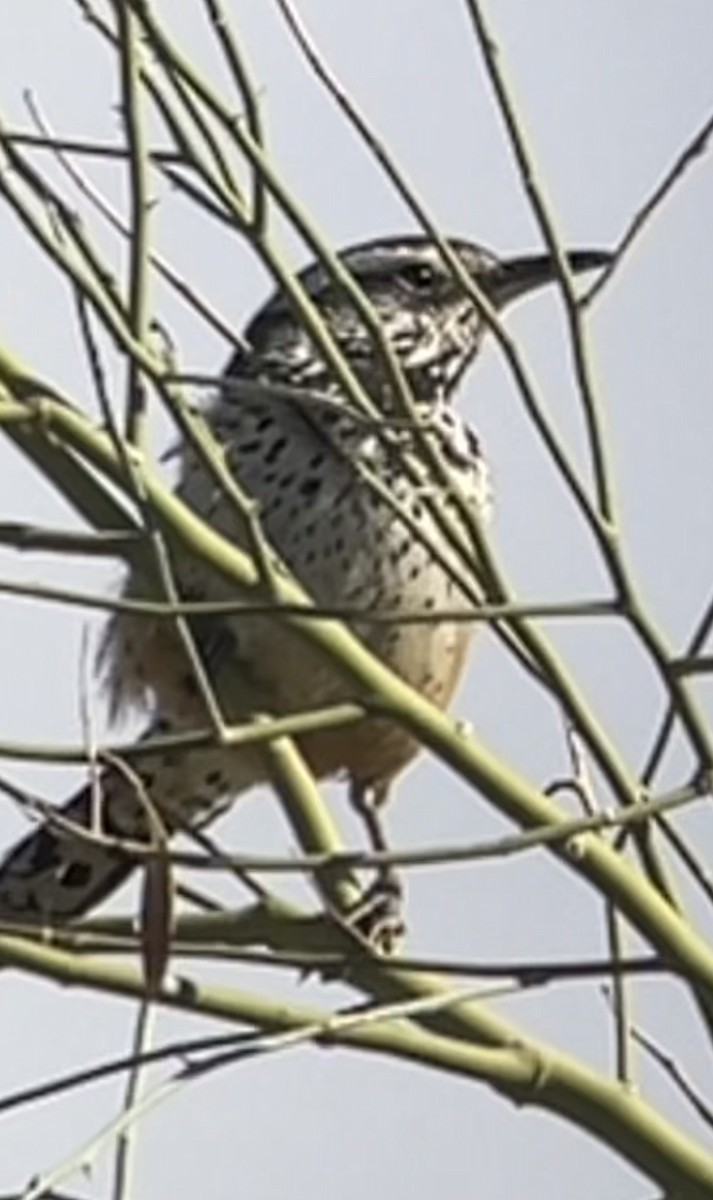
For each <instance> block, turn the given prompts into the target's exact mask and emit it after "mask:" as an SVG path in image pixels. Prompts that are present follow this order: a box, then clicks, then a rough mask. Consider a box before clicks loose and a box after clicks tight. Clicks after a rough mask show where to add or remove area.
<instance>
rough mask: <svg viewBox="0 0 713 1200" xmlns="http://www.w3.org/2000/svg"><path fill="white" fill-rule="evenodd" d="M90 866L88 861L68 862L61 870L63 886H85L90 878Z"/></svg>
mask: <svg viewBox="0 0 713 1200" xmlns="http://www.w3.org/2000/svg"><path fill="white" fill-rule="evenodd" d="M91 875H92V868H91V867H90V865H89V863H83V862H73V863H69V865H68V866H67V867H66V869H65V870H64V871H62V872H61V875H60V879H61V883H62V886H63V887H69V888H81V887H86V885H87V884H88V882H89V880H90V879H91Z"/></svg>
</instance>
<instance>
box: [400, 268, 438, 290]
mask: <svg viewBox="0 0 713 1200" xmlns="http://www.w3.org/2000/svg"><path fill="white" fill-rule="evenodd" d="M401 279H402V280H403V282H404V283H405V284H408V286H409V287H410V288H412V289H413V290H414V291H417V292H427V291H429V290H430V289H431V288H432V287H433V284H434V283H435V281H436V272H435V270H434V268H433V267H432V266H431V264H430V263H425V262H420V263H410V264H409V265H408V266H407V267H403V269H402V270H401Z"/></svg>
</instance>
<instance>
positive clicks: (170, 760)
mask: <svg viewBox="0 0 713 1200" xmlns="http://www.w3.org/2000/svg"><path fill="white" fill-rule="evenodd" d="M147 736H148V735H147ZM244 776H245V764H244V763H243V762H242V761H241V756H240V755H239V754H236V753H233V755H226V751H225V750H192V751H191V753H190V754H185V753H177V752H176V751H172V752H170V753H166V752H162V753H158V752H156V753H155V754H151V755H150V756H149V755H147V756H146V757H143V756H142V757H141V758H140V759H139V760H137V766H136V767H135V768H134V769H126V768H123V767H121V766H119V765H116V766H110V767H106V768H104V769H103V770H102V771H101V772H100V774H99V775H98V777H97V778H96V779H94V780H92V782H91V783H88V784H87V785H86V786H85V787H83V788H81V790H80V791H78V792H77V793H76V794H75V795H74V796H72V798H71V799H70V800H68V801H67V802H66V803H65V804H64V805H61V806H60V807H58V808H57V809H56V810H55V813H54V814H53V816H52V817H51V818H50V819H49V820H48V821H46V822H45V824H44V825H42V826H41V827H40V828H39V829H37V830H35V831H34V832H32V833H30V834H28V836H27V837H25V838H23V839H22V840H21V841H20V842H18V843H17V845H15V846H13V847H12V848H11V849H10V851H9V852H8V854H7V855H6V856H5V858H4V860H3V861H1V862H0V921H18V922H22V923H33V924H37V923H42V924H52V923H62V922H65V921H70V920H72V919H73V918H75V917H79V916H82V914H83V913H86V912H88V911H89V910H90V909H93V908H95V907H96V906H97V905H98V904H100V903H101V901H102V900H104V899H105V898H106V897H107V896H108V895H110V894H111V893H112V892H113V891H115V890H116V889H117V888H118V887H119V886H120V885H121V884H122V883H123V882H124V880H125V879H126V878H127V876H128V875H129V874H130V873H131V871H132V869H133V867H134V865H135V861H136V860H135V856H132V855H131V853H130V852H127V850H122V848H121V845H120V844H118V843H120V842H121V841H125V842H126V841H129V842H133V843H137V842H143V843H145V842H147V841H148V840H149V839H150V836H151V828H152V821H154V820H155V816H158V818H159V820H160V822H161V825H162V826H163V828H164V829H166V830H167V831H168V832H169V833H170V832H173V831H175V830H176V829H177V828H179V827H186V826H190V825H196V824H201V825H203V824H205V823H206V821H207V820H210V819H212V817H214V816H216V815H218V813H219V812H222V811H223V809H224V807H225V805H226V803H227V802H228V801H229V800H231V799H232V798H233V797H234V796H235V795H236V794H237V793H238V792H240V791H243V790H244V789H245V788H246V787H247V786H249V785H250V783H252V782H253V781H254V780H253V778H251V777H244ZM152 814H153V815H152Z"/></svg>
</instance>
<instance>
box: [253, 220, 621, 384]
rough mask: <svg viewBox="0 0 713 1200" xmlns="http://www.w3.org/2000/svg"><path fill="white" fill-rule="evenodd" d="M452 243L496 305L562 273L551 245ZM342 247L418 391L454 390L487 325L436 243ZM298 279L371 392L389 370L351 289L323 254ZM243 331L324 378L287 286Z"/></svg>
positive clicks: (577, 258)
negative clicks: (516, 251) (495, 247)
mask: <svg viewBox="0 0 713 1200" xmlns="http://www.w3.org/2000/svg"><path fill="white" fill-rule="evenodd" d="M449 245H450V247H451V249H452V250H453V251H454V252H455V254H456V255H457V256H458V258H459V260H460V262H461V264H462V266H463V267H464V269H465V272H466V274H467V276H468V278H469V279H470V280H472V281H473V282H474V283H475V284H476V285H477V287H478V288H479V289H481V290H482V292H483V293H484V295H485V297H486V298H487V300H488V301H489V302H490V304H491V305H492V306H493V308H495V309H496V310H497V311H501V310H502V309H504V308H505V307H506V306H508V305H509V304H511V303H513V301H515V300H517V299H519V298H520V297H521V296H525V295H527V293H529V292H531V291H533V290H535V289H536V288H538V287H541V286H542V285H543V284H546V283H549V282H550V281H551V280H552V279H553V278H554V277H555V274H556V269H555V266H554V263H553V260H552V259H551V257H550V256H549V255H545V254H538V255H527V256H523V257H514V258H505V259H501V258H499V257H497V256H496V255H495V254H493V253H492V252H491V251H489V250H485V249H483V247H481V246H477V245H475V244H474V243H472V242H468V241H465V240H462V239H458V238H453V239H450V241H449ZM339 257H340V259H341V261H342V263H343V265H344V266H346V267H347V268H348V269H349V272H350V274H351V275H352V277H353V278H354V280H355V281H356V282H357V283H358V285H359V287H360V288H361V290H362V292H363V293H364V295H365V296H366V298H367V300H368V301H369V304H370V305H371V308H372V310H373V311H374V313H375V314H376V316H377V317H378V318H379V321H380V323H381V327H382V329H383V331H384V333H385V335H386V337H387V338H388V341H389V344H390V345H391V347H392V349H393V350H394V352H395V353H396V354H397V355H398V358H399V361H400V363H401V366H402V368H403V370H404V371H405V373H406V375H407V376H408V378H409V380H410V382H411V385H412V387H413V390H414V394H415V396H416V399H417V400H418V401H425V402H427V401H429V400H430V399H432V398H433V397H434V396H437V395H440V396H442V395H443V394H444V393H445V394H449V393H450V392H451V391H452V390H453V388H454V387H455V385H456V384H457V382H458V380H459V379H460V377H461V375H462V374H463V371H464V370H465V368H466V367H467V366H468V364H469V362H470V361H471V360H472V358H473V357H474V355H475V354H476V353H477V351H478V349H479V347H480V345H481V342H482V339H483V336H484V334H485V332H486V330H487V325H486V323H485V321H484V319H483V317H482V315H481V313H480V312H479V310H478V307H477V305H476V304H475V303H474V301H473V298H472V296H470V295H469V294H468V292H467V291H466V289H465V288H464V287H463V284H462V283H461V281H460V280H459V279H458V278H457V277H456V275H455V274H454V272H453V271H452V270H451V268H450V266H449V265H448V264H447V263H446V262H445V261H444V259H443V257H442V255H441V253H440V251H439V249H438V247H437V246H436V245H435V244H434V243H433V242H432V241H430V240H429V239H428V238H425V237H396V238H388V239H380V240H377V241H371V242H365V243H363V244H361V245H358V246H352V247H349V248H348V249H346V250H343V251H342V252H341V253H340V255H339ZM567 258H568V262H569V266H570V269H571V270H572V271H575V272H582V271H589V270H592V269H594V268H596V267H600V266H604V265H605V264H606V263H608V262H609V261H610V258H611V256H610V254H609V253H608V252H607V251H600V250H577V251H573V252H571V253H569V254H568V255H567ZM299 280H300V283H301V284H302V286H303V287H304V288H305V290H306V291H307V293H308V295H309V296H310V298H311V300H312V301H313V302H314V303H315V304H316V306H317V307H318V308H319V309H320V311H321V313H322V315H323V316H324V317H325V319H326V321H327V323H328V325H329V327H330V329H331V331H332V333H333V335H334V336H335V337H336V339H337V341H338V343H339V344H340V347H341V349H342V351H343V352H344V354H345V355H346V357H347V358H348V360H349V362H350V365H351V366H352V368H353V369H354V370H355V371H356V372H357V374H358V375H359V376H360V377H361V379H362V380H363V382H364V384H365V385H366V386H367V388H368V389H369V390H370V391H371V392H372V395H373V394H374V392H375V391H378V389H379V385H380V383H381V382H382V379H383V363H382V362H381V355H380V353H379V350H378V348H377V347H376V346H375V344H374V338H373V335H372V333H371V332H370V331H369V330H368V329H367V327H366V326H365V324H364V320H363V318H362V316H361V315H360V314H359V312H358V311H357V309H356V308H355V306H354V303H353V301H352V299H351V298H350V297H349V296H348V295H347V294H346V292H345V291H344V289H343V288H342V287H340V286H338V285H337V284H335V282H334V279H333V278H332V276H331V275H330V274H329V272H328V271H327V270H326V269H325V268H324V267H323V266H322V265H321V264H318V263H313V264H312V265H310V266H308V267H306V268H305V269H304V270H303V271H302V272H301V273H300V275H299ZM246 337H247V340H248V342H249V343H250V344H251V346H252V347H253V349H254V350H256V351H257V355H258V359H260V360H262V361H263V363H264V361H265V354H266V353H267V354H268V356H269V357H270V358H273V356H275V355H277V356H278V357H279V356H283V357H284V360H285V363H286V365H287V364H289V367H290V370H289V374H290V375H291V376H292V382H295V383H300V384H302V385H304V386H306V387H307V386H311V387H319V386H321V383H322V381H323V378H324V376H325V374H326V368H325V366H324V363H323V361H322V359H321V356H320V355H319V354H317V353H316V352H315V349H314V346H313V345H312V343H311V341H310V340H309V338H308V337H307V335H306V334H305V333H304V331H303V330H302V328H301V326H300V325H299V323H298V322H297V320H296V317H295V314H294V312H293V309H292V307H291V305H290V303H289V301H288V299H287V297H286V296H285V295H284V294H283V293H281V292H278V293H276V294H275V295H274V296H273V297H272V299H270V300H269V301H268V302H267V304H266V305H265V306H264V307H263V308H262V309H261V310H260V311H259V313H258V314H257V315H256V317H255V318H254V319H253V321H252V322H251V324H250V326H249V328H248V330H247V333H246ZM374 398H376V397H374Z"/></svg>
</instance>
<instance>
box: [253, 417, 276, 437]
mask: <svg viewBox="0 0 713 1200" xmlns="http://www.w3.org/2000/svg"><path fill="white" fill-rule="evenodd" d="M274 424H275V418H274V417H271V416H270V415H269V414H268V415H267V416H265V417H260V420H259V421H256V422H255V432H256V433H265V431H266V430H267V429H269V428H270V426H271V425H274Z"/></svg>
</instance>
